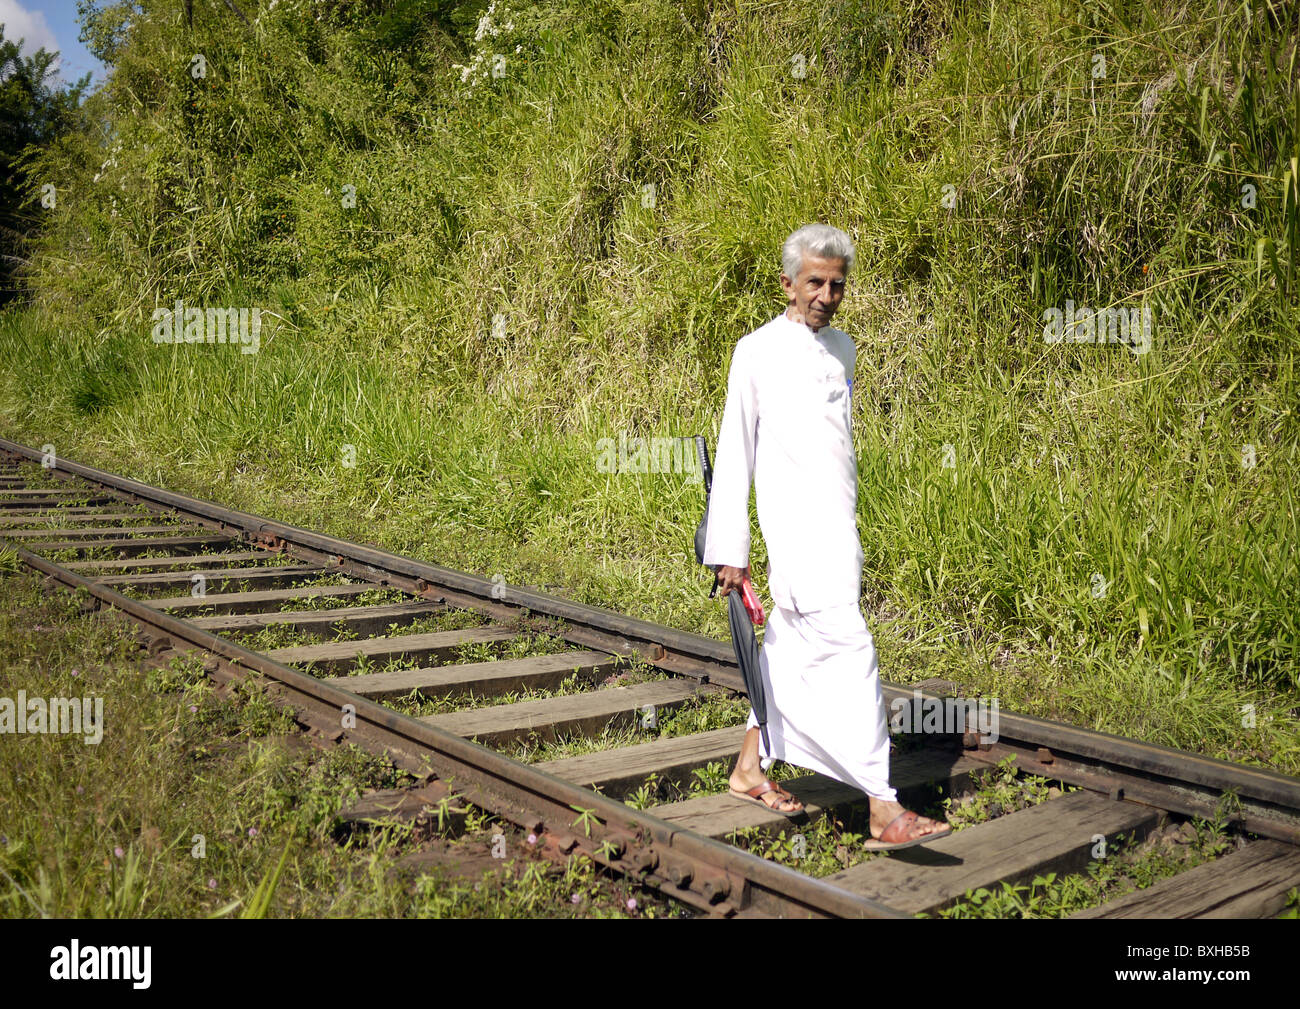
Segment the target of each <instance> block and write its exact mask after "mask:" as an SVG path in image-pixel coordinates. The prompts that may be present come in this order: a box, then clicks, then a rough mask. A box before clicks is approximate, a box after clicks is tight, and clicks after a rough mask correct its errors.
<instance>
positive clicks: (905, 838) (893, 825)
mask: <svg viewBox="0 0 1300 1009" xmlns="http://www.w3.org/2000/svg"><path fill="white" fill-rule="evenodd" d="M870 830H871V840H869V841H866V842H865V843H864V844H863V845H862V846H863V847H864V848H865V849H867V850H868V851H897V850H898V849H899V848H911V847H913V846H915V845H918V844H926V843H928V842H930V841H937V840H938V839H939V838H941V837H945V836H947V835H948V834H951V833H952V827H950V826H949V825H948V824H946V823H941V822H939V821H938V820H931V819H930V818H929V817H926V816H918V815H917V814H916V813H913V812H912V811H911V810H906V809H904V808H903V807H902V805H900V804H899V803H897V802H880V801H878V800H876V799H872V800H871V827H870Z"/></svg>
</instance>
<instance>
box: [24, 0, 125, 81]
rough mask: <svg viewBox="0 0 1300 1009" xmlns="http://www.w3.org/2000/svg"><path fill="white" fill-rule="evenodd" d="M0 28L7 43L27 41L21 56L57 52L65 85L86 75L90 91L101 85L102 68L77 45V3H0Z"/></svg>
mask: <svg viewBox="0 0 1300 1009" xmlns="http://www.w3.org/2000/svg"><path fill="white" fill-rule="evenodd" d="M0 24H3V25H4V26H5V40H6V41H17V40H18V39H19V38H25V39H26V43H25V44H24V45H23V55H24V56H30V55H31V54H32V53H34V52H36V50H37V49H42V48H43V49H46V50H47V51H51V52H53V51H55V50H57V51H58V53H59V64H58V66H59V78H60V79H61V80H62V81H64V82H65V83H67V84H71V83H73V82H74V81H76V80H77V79H78V78H80V77H84V76H85V75H86V74H87V73H90V74H92V77H91V81H90V87H91V90H94V89H95V88H97V87H99V85H101V84H103V83H104V77H105V68H104V65H103V64H102V63H100V62H99V60H97V59H95V57H93V56H91V55H90V53H88V52H86V48H85V46H83V45H82V44H81V43H80V42H78V41H77V36H78V35H80V34H81V26H80V25H78V24H77V0H0Z"/></svg>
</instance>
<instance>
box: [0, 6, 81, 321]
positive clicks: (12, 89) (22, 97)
mask: <svg viewBox="0 0 1300 1009" xmlns="http://www.w3.org/2000/svg"><path fill="white" fill-rule="evenodd" d="M22 43H23V40H22V39H19V40H18V41H17V42H13V41H8V40H6V39H5V37H4V25H0V302H2V301H8V300H9V299H11V298H12V297H13V296H14V293H15V292H14V290H13V284H12V278H13V273H14V269H15V267H16V266H17V264H18V263H19V262H20V261H21V251H22V245H23V240H24V236H25V235H26V234H27V233H28V232H29V231H30V230H31V229H32V228H33V227H34V226H35V225H36V211H34V210H33V209H32V208H31V207H27V208H23V207H20V206H19V203H20V201H21V199H22V197H23V193H24V192H25V190H26V189H27V183H28V181H29V180H28V179H26V178H25V175H24V173H23V171H22V169H21V167H20V166H19V164H18V162H19V158H20V156H21V155H22V154H23V152H24V151H25V150H27V149H28V148H29V147H31V146H37V147H43V146H45V145H47V144H49V143H50V142H51V141H52V140H54V138H55V137H57V136H59V135H60V134H61V133H63V132H65V131H66V130H68V129H69V128H70V127H71V126H72V124H73V123H74V121H75V115H76V111H77V109H78V108H79V107H80V105H81V97H82V95H83V94H84V93H85V91H86V89H87V88H89V87H90V74H86V75H85V76H84V77H83V78H81V80H79V81H78V82H77V83H76V84H74V85H72V86H71V87H68V88H61V89H56V88H54V87H51V85H50V83H49V79H50V78H51V77H52V76H53V75H54V70H53V66H54V61H55V60H57V59H58V58H59V54H58V53H57V52H53V53H50V52H46V50H44V49H39V50H37V51H36V53H35V54H34V55H32V56H27V57H24V56H23V54H22Z"/></svg>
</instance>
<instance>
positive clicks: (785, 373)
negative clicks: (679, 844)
mask: <svg viewBox="0 0 1300 1009" xmlns="http://www.w3.org/2000/svg"><path fill="white" fill-rule="evenodd" d="M853 256H854V249H853V243H852V241H851V240H850V239H849V236H848V235H846V234H845V233H844V232H843V231H840V230H839V229H838V228H832V227H829V226H828V225H824V224H809V225H805V226H804V227H802V228H800V229H799V230H798V231H796V232H795V233H794V234H792V235H791V236H790V237H789V238H788V239H786V242H785V245H784V247H783V249H782V260H781V262H782V268H783V271H784V272H783V273H782V274H781V286H782V287H783V288H784V289H785V293H786V297H787V299H788V302H789V305H788V307H787V308H786V310H785V312H784V313H783V314H781V315H778V316H777V317H776V318H775V319H773V320H772V321H771V322H769V323H767V324H766V325H765V326H762V327H760V328H759V329H756V330H755V331H754V332H752V333H750V334H749V335H748V336H745V337H744V338H742V339H741V340H740V341H739V342H738V343H737V344H736V348H735V351H734V352H733V354H732V358H731V373H730V376H729V378H728V382H727V405H726V408H725V410H724V411H723V415H722V429H721V431H720V432H719V434H718V443H717V452H716V457H717V458H716V459H715V462H714V470H713V492H712V495H711V497H710V504H709V517H708V535H707V539H706V542H705V550H704V563H705V564H707V565H710V566H715V567H717V570H718V579H719V586H720V589H721V594H722V595H724V596H725V595H726V594H727V593H728V592H733V591H739V590H740V586H741V583H742V580H743V579H744V578H745V577H746V576H747V575H748V573H749V567H748V564H749V487H750V481H751V478H752V479H753V481H754V484H755V490H756V492H757V494H758V521H759V525H760V527H761V528H762V530H763V537H764V539H765V540H766V542H767V549H768V555H769V558H770V561H771V568H770V574H771V578H770V586H771V591H772V596H773V599H774V600H775V602H776V606H775V609H774V612H773V613H772V615H771V618H770V620H769V621H768V624H767V630H766V633H765V635H764V639H763V651H762V658H761V673H762V679H763V687H764V691H765V693H766V696H767V711H768V732H769V735H770V737H771V743H772V752H771V753H765V754H763V755H762V756H763V757H764V758H771V759H777V760H785V761H788V762H789V763H792V764H796V765H798V766H800V767H806V768H809V769H811V770H814V771H819V772H821V773H822V774H826V775H829V776H830V777H832V778H835V779H837V780H839V781H843V782H847V783H849V784H852V785H855V786H856V787H858V788H860V789H862V791H863V792H865V793H866V794H867V795H868V796H869V798H870V802H871V826H870V830H871V836H872V838H873V840H872V841H870V842H868V843H867V847H870V848H877V849H883V848H896V847H907V846H911V845H914V844H922V843H925V842H926V841H930V840H934V839H936V838H937V837H940V836H942V835H943V834H946V833H948V832H950V830H951V828H950V827H949V826H948V825H947V824H945V823H939V822H936V821H934V820H930V819H927V818H925V817H920V816H917V814H916V813H913V812H909V811H906V810H904V809H903V807H902V805H900V804H899V803H898V801H897V797H896V793H895V792H894V789H893V788H891V787H890V784H889V730H888V727H887V723H886V719H885V705H884V698H883V697H882V695H881V690H880V679H879V676H878V674H877V669H876V649H875V642H874V640H873V638H872V636H871V632H870V631H869V630H867V626H866V623H865V622H864V621H863V619H862V613H861V611H860V610H859V608H858V599H859V594H860V590H861V577H862V548H861V545H860V544H859V541H858V528H857V514H856V513H857V491H858V488H857V482H858V469H857V459H856V457H855V455H854V452H853V436H852V432H851V420H850V414H849V400H850V395H851V392H852V387H853V366H854V361H855V359H856V356H857V354H856V350H855V349H854V346H853V341H852V339H850V337H849V336H848V335H847V334H845V333H843V332H842V331H840V330H838V329H833V328H831V327H830V326H829V325H828V323H829V322H830V321H831V316H833V315H834V314H835V310H836V309H837V308H838V307H839V304H840V299H841V298H843V296H844V283H845V278H846V277H847V276H848V273H849V270H850V268H851V267H852V266H853ZM748 728H749V731H748V732H747V733H746V734H745V739H744V743H743V744H742V746H741V750H740V756H739V758H738V759H737V762H736V768H735V770H734V771H732V773H731V782H730V784H731V793H732V794H733V795H735V796H736V797H738V798H741V799H745V800H746V801H751V802H762V803H763V804H764V805H766V806H767V807H769V808H770V809H772V810H774V811H776V812H779V813H784V814H786V815H795V814H798V813H799V812H800V811H801V810H802V809H803V803H801V802H800V801H799V800H798V799H796V798H795V797H794V796H793V795H791V794H790V793H789V792H788V791H786V790H785V789H782V788H780V787H779V786H777V785H775V784H774V783H773V782H771V781H769V780H767V778H766V776H765V775H764V773H763V770H762V765H760V755H759V730H758V720H757V718H756V717H755V715H754V713H753V712H752V711H751V712H750V716H749V723H748ZM768 762H769V763H770V760H769V761H768Z"/></svg>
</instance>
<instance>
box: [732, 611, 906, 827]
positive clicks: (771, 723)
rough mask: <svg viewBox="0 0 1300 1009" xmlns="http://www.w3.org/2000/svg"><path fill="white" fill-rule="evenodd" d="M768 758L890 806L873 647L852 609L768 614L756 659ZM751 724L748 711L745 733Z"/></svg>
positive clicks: (885, 729)
mask: <svg viewBox="0 0 1300 1009" xmlns="http://www.w3.org/2000/svg"><path fill="white" fill-rule="evenodd" d="M760 669H761V671H762V677H763V690H764V693H765V694H766V696H767V713H768V723H767V731H768V735H769V737H770V739H771V742H772V752H771V753H764V752H763V744H762V740H761V739H760V740H759V753H760V754H761V755H762V756H763V757H771V758H774V759H776V760H784V761H788V762H789V763H791V764H795V765H796V766H798V767H806V768H808V769H809V770H812V771H818V772H820V773H821V774H825V775H828V776H830V777H832V778H834V779H836V780H837V781H842V782H844V783H845V784H848V785H853V786H855V787H857V788H860V789H862V791H864V792H866V793H867V795H869V796H872V797H873V798H877V799H883V800H886V801H893V800H895V799H896V798H897V793H896V792H895V791H894V789H893V788H891V787H890V784H889V728H888V725H887V723H886V719H885V704H884V697H883V695H882V693H881V690H880V676H879V673H878V670H877V667H876V645H875V640H874V639H873V638H872V636H871V632H870V631H869V630H868V629H867V625H866V622H865V621H864V620H863V619H862V612H861V610H859V609H858V607H857V605H856V604H854V605H850V606H836V607H832V608H830V609H824V610H817V611H815V612H813V613H799V612H797V611H795V610H787V609H785V608H783V607H781V606H776V607H774V608H773V611H772V613H771V615H770V616H769V618H768V622H767V630H766V631H765V632H764V635H763V651H762V654H761V656H760ZM757 725H758V719H757V717H756V716H755V715H754V712H753V709H751V710H750V713H749V722H748V723H747V728H751V729H752V728H754V727H755V726H757Z"/></svg>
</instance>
